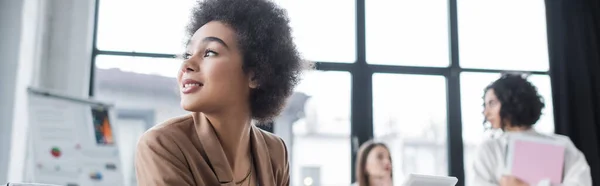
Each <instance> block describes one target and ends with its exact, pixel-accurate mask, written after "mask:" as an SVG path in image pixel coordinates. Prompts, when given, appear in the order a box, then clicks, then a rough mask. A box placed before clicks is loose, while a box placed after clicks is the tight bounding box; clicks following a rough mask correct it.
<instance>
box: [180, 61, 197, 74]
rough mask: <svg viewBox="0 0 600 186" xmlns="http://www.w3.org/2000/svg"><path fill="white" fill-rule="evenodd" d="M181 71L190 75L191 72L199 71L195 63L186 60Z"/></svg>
mask: <svg viewBox="0 0 600 186" xmlns="http://www.w3.org/2000/svg"><path fill="white" fill-rule="evenodd" d="M180 70H181V72H182V73H189V72H195V71H198V68H197V67H196V66H195V65H193V63H192V62H191V61H190V60H186V61H185V62H183V64H182V65H181V69H180Z"/></svg>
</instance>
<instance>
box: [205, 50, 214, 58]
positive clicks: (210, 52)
mask: <svg viewBox="0 0 600 186" xmlns="http://www.w3.org/2000/svg"><path fill="white" fill-rule="evenodd" d="M216 55H217V53H216V52H215V51H212V50H206V51H205V52H204V57H211V56H216Z"/></svg>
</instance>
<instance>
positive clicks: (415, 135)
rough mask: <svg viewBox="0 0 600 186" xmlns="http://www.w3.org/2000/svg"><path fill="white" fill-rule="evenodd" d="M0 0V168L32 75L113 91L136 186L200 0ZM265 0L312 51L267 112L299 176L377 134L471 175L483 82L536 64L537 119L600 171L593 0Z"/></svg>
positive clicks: (325, 176) (314, 180) (420, 165)
mask: <svg viewBox="0 0 600 186" xmlns="http://www.w3.org/2000/svg"><path fill="white" fill-rule="evenodd" d="M0 2H1V3H0V27H1V31H2V32H0V49H1V51H0V68H1V69H0V71H1V73H2V74H1V75H0V77H2V80H1V81H2V85H1V89H0V99H1V100H2V102H1V104H0V183H4V182H6V181H10V180H16V181H20V180H22V179H23V176H22V174H21V173H22V171H24V170H22V168H21V169H20V168H18V166H9V165H11V161H25V160H24V158H23V157H26V156H29V154H28V151H27V150H26V143H25V142H23V141H22V139H26V138H27V132H26V131H27V130H28V129H27V128H26V127H22V126H21V125H20V123H21V122H26V119H25V118H27V114H28V113H27V109H25V108H23V107H22V106H19V105H20V104H21V103H24V102H23V101H24V100H25V99H26V98H25V96H24V95H25V94H26V91H25V89H26V88H27V87H30V86H33V87H39V88H44V89H49V90H56V91H59V92H61V93H64V94H66V95H70V96H75V97H85V98H88V97H89V98H93V99H94V100H98V101H101V102H107V103H112V104H114V106H115V120H114V122H113V127H114V129H115V139H116V144H118V149H119V150H118V152H119V156H120V161H121V164H122V169H121V170H122V174H123V179H124V185H125V186H135V185H137V182H136V179H135V170H134V167H133V155H134V153H135V152H134V151H135V145H136V143H137V139H138V138H139V136H140V135H142V134H143V132H144V131H145V130H147V129H148V128H149V127H151V126H153V125H154V124H156V123H160V122H162V121H165V120H167V119H169V118H171V117H174V116H178V115H182V114H185V113H186V111H184V110H183V109H181V108H180V106H179V97H178V92H177V87H176V80H175V77H176V74H177V71H178V68H179V66H180V64H181V62H182V61H181V60H179V59H176V58H175V55H178V54H180V53H182V52H183V51H184V49H183V48H184V42H185V40H184V39H185V33H184V29H185V26H186V24H187V22H188V21H189V13H190V10H191V8H192V7H193V5H194V4H195V1H194V0H170V1H167V0H0ZM274 2H276V3H277V4H279V5H280V6H282V7H283V8H285V9H287V11H288V15H289V17H290V18H291V26H292V29H293V36H294V39H295V42H296V44H297V47H298V49H299V51H300V52H301V53H302V56H303V57H304V58H306V59H308V60H310V61H314V62H316V63H317V65H316V70H314V71H311V72H308V73H306V74H305V75H304V77H303V80H302V82H300V84H299V85H298V86H297V87H296V89H295V92H294V94H293V96H292V97H291V98H290V100H289V102H288V105H287V107H286V109H285V111H284V112H283V113H282V114H281V115H280V116H279V117H278V118H277V119H276V120H275V121H274V122H273V125H272V127H265V129H266V130H269V131H271V132H274V133H276V134H278V135H279V136H281V137H282V138H283V139H284V140H285V141H286V144H287V145H288V149H289V151H290V154H291V157H290V158H291V159H290V161H291V179H292V180H291V184H292V185H298V186H304V185H313V186H321V185H324V186H329V185H350V184H351V183H352V182H353V180H354V171H353V169H354V167H355V164H354V159H355V157H356V151H357V149H358V146H359V145H360V144H361V143H363V142H365V141H367V140H369V139H373V138H374V139H377V140H380V141H383V142H385V143H386V144H388V146H389V147H390V151H391V154H392V158H393V167H394V180H403V179H404V178H405V176H406V175H407V174H409V173H419V174H430V175H451V176H456V177H458V178H459V180H461V181H460V182H459V185H467V186H474V185H472V184H470V183H469V179H470V178H471V176H472V171H471V167H470V166H471V163H472V158H473V153H474V150H475V149H476V148H477V146H478V145H479V144H480V143H481V142H482V140H483V139H485V138H487V137H489V135H490V134H489V133H486V132H485V128H484V125H483V124H482V122H483V120H484V118H483V116H482V114H481V112H482V109H483V107H482V103H483V102H482V96H483V93H484V92H483V89H484V88H485V86H487V85H488V84H489V83H491V82H492V81H494V80H495V79H496V78H498V77H499V74H500V73H501V72H503V71H520V72H527V73H530V74H532V75H531V76H530V77H529V80H530V81H531V82H532V83H533V84H534V85H535V86H537V88H538V91H539V92H540V94H541V95H542V96H543V98H544V100H545V102H546V107H545V109H544V110H543V115H542V117H541V119H540V120H539V122H538V123H537V124H536V126H535V127H536V129H538V130H539V131H541V132H544V133H548V134H551V133H560V134H566V135H569V136H571V137H572V139H573V140H574V142H575V143H576V145H577V146H578V147H579V148H580V149H581V150H582V151H583V152H584V153H585V154H586V156H587V158H588V162H589V163H590V165H591V166H592V168H593V171H592V173H597V174H594V175H595V177H594V179H595V181H596V182H599V181H600V180H598V179H599V177H598V175H600V172H599V168H600V156H599V149H600V147H599V146H600V145H599V144H600V143H599V141H600V139H599V137H598V134H599V133H600V129H599V128H600V126H599V122H600V116H598V113H599V109H600V98H599V95H600V91H599V90H600V87H598V84H599V83H600V80H599V77H598V75H595V73H598V71H597V70H600V67H598V66H600V62H599V61H598V59H599V58H598V56H600V50H598V47H599V45H600V39H599V38H600V37H598V34H597V33H599V32H600V29H599V28H600V21H598V13H597V11H599V10H598V9H594V8H592V7H596V6H598V3H594V2H591V1H583V0H582V1H580V2H579V4H578V3H575V2H573V4H569V3H567V4H565V3H559V2H558V1H556V2H555V1H552V0H548V1H543V0H527V1H523V0H428V1H420V0H368V1H367V0H356V1H352V0H318V1H317V0H302V1H300V0H274ZM582 2H583V3H582ZM584 3H589V4H587V5H586V4H584ZM586 7H587V8H586ZM598 8H600V6H598ZM577 11H579V12H580V13H579V14H577V13H576V12H577ZM574 12H575V13H574ZM568 13H571V14H568ZM574 20H575V21H574ZM567 23H569V24H567ZM568 29H577V30H575V31H573V30H568ZM594 31H596V32H594ZM549 44H550V45H549ZM570 64H572V65H570ZM551 79H552V80H551ZM577 83H581V84H582V85H575V84H577ZM594 86H595V87H596V88H595V89H594V88H592V87H594ZM582 91H583V92H587V93H586V94H585V95H587V97H585V96H583V97H582V96H581V95H582V93H578V92H582ZM586 98H587V99H586ZM581 99H583V100H581ZM557 100H558V101H559V102H557V104H556V105H558V103H560V106H562V107H560V108H558V107H557V108H555V104H553V103H554V102H556V101H557ZM585 100H587V102H588V103H589V104H584V105H581V104H578V102H576V101H585ZM583 106H585V107H583ZM587 110H589V111H587ZM577 111H581V112H586V113H588V114H587V115H586V116H588V117H589V118H592V119H585V118H583V119H582V117H578V116H581V115H578V114H580V113H574V112H577ZM557 118H558V119H557ZM575 118H578V119H579V120H576V119H575ZM593 118H595V119H593ZM574 136H575V137H574ZM577 136H579V137H577ZM324 152H326V153H324ZM15 158H16V159H15ZM13 164H14V162H13ZM15 167H16V168H15ZM400 183H401V182H400V181H396V184H400ZM596 184H598V183H596Z"/></svg>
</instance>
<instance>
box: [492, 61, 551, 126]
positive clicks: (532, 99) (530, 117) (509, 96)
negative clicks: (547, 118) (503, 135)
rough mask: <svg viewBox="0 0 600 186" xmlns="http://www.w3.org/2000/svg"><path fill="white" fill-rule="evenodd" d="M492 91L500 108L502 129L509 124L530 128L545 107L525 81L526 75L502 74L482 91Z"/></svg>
mask: <svg viewBox="0 0 600 186" xmlns="http://www.w3.org/2000/svg"><path fill="white" fill-rule="evenodd" d="M490 89H492V90H494V93H495V94H496V97H497V98H498V101H499V102H500V104H501V105H502V106H501V108H500V118H501V120H502V122H501V126H502V129H504V128H505V127H506V123H507V122H509V123H510V125H511V126H513V127H528V128H529V127H531V126H533V125H534V124H535V123H536V122H537V121H538V120H539V119H540V116H541V115H542V109H543V108H544V107H545V104H544V99H543V98H542V96H540V95H539V94H538V91H537V88H536V87H535V86H534V85H533V84H531V83H530V82H529V81H527V78H526V74H522V73H503V74H502V76H501V77H500V78H499V79H498V80H496V81H494V82H493V83H492V84H490V85H488V86H487V87H486V88H485V90H484V95H485V92H487V91H488V90H490Z"/></svg>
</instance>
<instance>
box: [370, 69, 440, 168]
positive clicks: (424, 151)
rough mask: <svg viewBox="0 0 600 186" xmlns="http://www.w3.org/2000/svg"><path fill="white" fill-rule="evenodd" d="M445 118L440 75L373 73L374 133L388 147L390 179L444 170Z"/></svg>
mask: <svg viewBox="0 0 600 186" xmlns="http://www.w3.org/2000/svg"><path fill="white" fill-rule="evenodd" d="M446 118H447V117H446V79H445V78H444V77H443V76H425V75H400V74H374V75H373V120H374V121H373V129H374V135H375V138H376V139H379V140H382V141H384V142H385V143H387V144H388V146H389V148H390V151H391V154H392V159H393V165H392V166H393V169H394V180H404V178H405V176H407V175H408V174H409V173H417V174H428V175H447V174H448V159H447V143H446V141H447V140H446V136H447V132H446V131H447V129H446V128H447V122H446Z"/></svg>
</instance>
